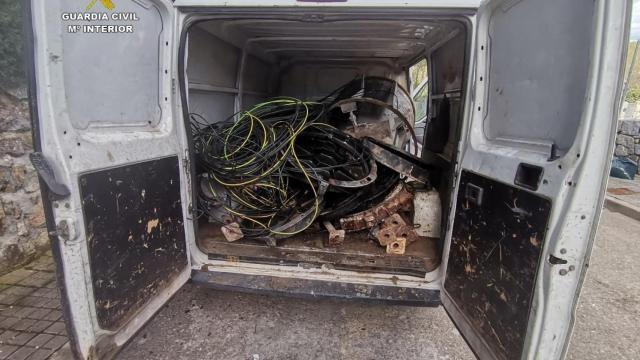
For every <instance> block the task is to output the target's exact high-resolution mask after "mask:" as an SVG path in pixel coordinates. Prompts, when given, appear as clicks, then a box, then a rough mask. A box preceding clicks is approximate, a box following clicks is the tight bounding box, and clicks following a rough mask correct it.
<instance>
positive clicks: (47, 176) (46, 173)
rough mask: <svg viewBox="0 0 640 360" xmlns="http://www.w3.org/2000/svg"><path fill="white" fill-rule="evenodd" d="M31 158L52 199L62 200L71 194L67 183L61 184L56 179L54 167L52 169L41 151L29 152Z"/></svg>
mask: <svg viewBox="0 0 640 360" xmlns="http://www.w3.org/2000/svg"><path fill="white" fill-rule="evenodd" d="M29 159H30V160H31V164H33V167H34V168H35V169H36V171H37V172H38V175H40V178H41V179H42V180H43V181H44V183H45V184H46V185H47V189H48V190H49V193H50V194H51V196H52V198H53V199H52V200H61V199H64V198H66V197H68V196H69V195H70V194H71V192H70V191H69V188H68V187H67V186H66V185H65V184H61V183H59V182H58V181H57V180H56V176H55V175H54V173H53V169H51V166H50V165H49V162H48V161H47V159H46V158H45V157H44V155H43V154H42V153H41V152H34V153H32V154H29Z"/></svg>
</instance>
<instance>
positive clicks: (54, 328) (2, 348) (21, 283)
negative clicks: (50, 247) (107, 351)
mask: <svg viewBox="0 0 640 360" xmlns="http://www.w3.org/2000/svg"><path fill="white" fill-rule="evenodd" d="M67 342H68V340H67V334H66V330H65V326H64V322H63V320H62V313H61V312H60V298H59V295H58V290H57V288H56V281H55V272H54V266H53V259H52V258H51V256H50V255H46V256H43V257H41V258H39V259H38V260H36V261H34V262H32V263H31V264H29V265H28V266H26V267H24V268H22V269H19V270H16V271H14V272H11V273H9V274H6V275H4V276H0V359H11V360H22V359H33V360H36V359H47V358H49V356H50V355H52V354H54V352H56V351H57V350H58V349H60V348H61V347H62V346H63V345H65V344H66V343H67ZM58 355H59V354H58Z"/></svg>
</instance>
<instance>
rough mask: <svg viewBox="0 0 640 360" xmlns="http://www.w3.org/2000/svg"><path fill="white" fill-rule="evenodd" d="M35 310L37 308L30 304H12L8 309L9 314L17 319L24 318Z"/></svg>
mask: <svg viewBox="0 0 640 360" xmlns="http://www.w3.org/2000/svg"><path fill="white" fill-rule="evenodd" d="M36 310H38V309H36V308H34V307H30V306H13V307H12V308H11V309H10V315H11V316H12V317H17V318H19V319H26V318H28V317H30V316H29V315H31V314H32V313H33V312H34V311H36Z"/></svg>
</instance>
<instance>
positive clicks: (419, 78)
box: [409, 59, 428, 90]
mask: <svg viewBox="0 0 640 360" xmlns="http://www.w3.org/2000/svg"><path fill="white" fill-rule="evenodd" d="M427 72H428V67H427V60H426V59H422V60H421V61H419V62H418V63H416V64H415V65H413V66H412V67H411V68H409V76H410V78H411V90H415V88H416V86H418V85H420V84H421V83H422V82H423V81H424V80H425V79H426V78H427V75H428V74H427Z"/></svg>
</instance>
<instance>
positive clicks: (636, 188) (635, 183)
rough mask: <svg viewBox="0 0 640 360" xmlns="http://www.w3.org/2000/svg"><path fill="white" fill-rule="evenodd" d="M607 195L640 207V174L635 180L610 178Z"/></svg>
mask: <svg viewBox="0 0 640 360" xmlns="http://www.w3.org/2000/svg"><path fill="white" fill-rule="evenodd" d="M607 195H608V196H611V197H614V198H616V199H618V200H621V201H624V202H626V203H628V204H631V205H633V206H635V207H640V175H638V176H637V177H636V178H635V180H623V179H616V178H609V184H608V186H607Z"/></svg>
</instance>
